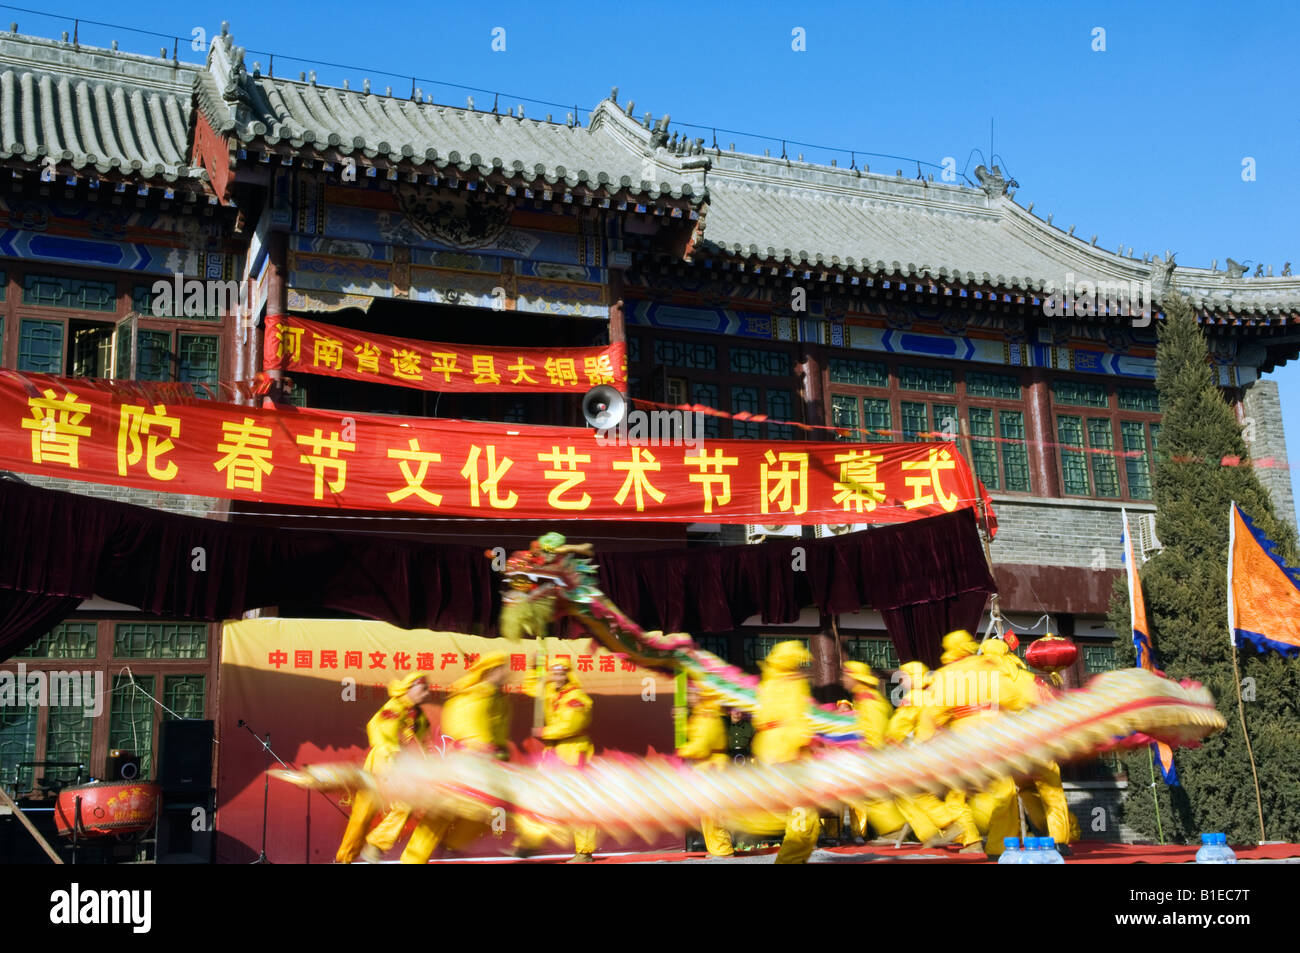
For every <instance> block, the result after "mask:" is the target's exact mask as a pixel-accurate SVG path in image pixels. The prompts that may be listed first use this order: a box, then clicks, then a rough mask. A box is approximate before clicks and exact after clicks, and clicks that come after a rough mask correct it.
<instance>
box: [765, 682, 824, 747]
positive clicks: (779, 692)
mask: <svg viewBox="0 0 1300 953" xmlns="http://www.w3.org/2000/svg"><path fill="white" fill-rule="evenodd" d="M811 701H812V692H811V691H809V689H808V680H807V679H805V678H804V677H803V676H802V675H799V674H797V673H788V672H787V673H780V674H764V676H763V680H762V682H760V683H759V686H758V705H757V711H756V712H755V713H754V728H755V729H756V731H755V733H754V742H753V752H754V757H755V758H757V759H758V760H759V761H761V762H763V763H764V764H780V763H781V762H783V761H793V760H795V759H796V758H798V757H799V755H800V754H802V753H803V751H804V749H806V748H807V747H808V744H809V742H811V741H812V737H813V729H812V721H811V719H809V717H808V706H809V705H810V704H811Z"/></svg>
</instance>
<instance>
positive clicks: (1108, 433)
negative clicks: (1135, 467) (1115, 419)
mask: <svg viewBox="0 0 1300 953" xmlns="http://www.w3.org/2000/svg"><path fill="white" fill-rule="evenodd" d="M1088 446H1090V447H1092V448H1093V449H1094V450H1114V449H1115V431H1114V429H1113V428H1112V427H1111V425H1110V420H1108V419H1107V418H1105V417H1102V418H1096V417H1089V418H1088ZM1090 456H1091V457H1092V479H1093V488H1094V489H1095V490H1096V492H1097V495H1098V496H1119V467H1117V466H1116V465H1115V457H1114V455H1113V454H1109V453H1094V454H1090Z"/></svg>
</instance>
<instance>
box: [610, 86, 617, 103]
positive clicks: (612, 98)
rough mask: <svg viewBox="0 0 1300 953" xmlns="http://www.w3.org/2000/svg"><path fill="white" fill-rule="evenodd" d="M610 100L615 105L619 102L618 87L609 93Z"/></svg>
mask: <svg viewBox="0 0 1300 953" xmlns="http://www.w3.org/2000/svg"><path fill="white" fill-rule="evenodd" d="M609 100H610V102H613V103H617V102H618V87H617V86H615V87H614V88H613V89H611V90H610V91H609Z"/></svg>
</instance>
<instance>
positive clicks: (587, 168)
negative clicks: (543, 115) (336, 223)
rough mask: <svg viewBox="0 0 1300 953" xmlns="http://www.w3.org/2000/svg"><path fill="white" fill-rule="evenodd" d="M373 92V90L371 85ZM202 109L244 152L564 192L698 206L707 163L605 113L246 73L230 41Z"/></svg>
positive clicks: (217, 46)
mask: <svg viewBox="0 0 1300 953" xmlns="http://www.w3.org/2000/svg"><path fill="white" fill-rule="evenodd" d="M367 87H368V83H367ZM199 103H200V107H201V108H202V109H203V111H204V113H205V114H206V115H207V117H208V119H209V120H210V121H211V122H212V125H213V127H214V128H215V129H216V130H217V131H218V132H220V133H223V134H225V135H228V136H230V137H232V138H233V139H234V140H236V141H237V142H238V143H239V144H241V145H245V146H247V145H252V144H254V143H262V144H265V145H266V146H269V147H272V148H274V147H276V146H288V147H289V148H290V149H291V150H292V151H295V152H298V151H302V150H315V151H319V152H322V153H324V152H326V151H327V150H329V151H333V150H337V151H338V152H339V153H340V154H341V155H343V156H355V157H356V158H358V159H360V158H362V157H365V158H367V159H374V158H382V159H386V160H389V161H391V162H394V163H403V162H405V163H408V164H410V165H412V166H418V167H429V166H432V167H433V168H435V169H447V168H449V167H455V168H457V169H459V170H460V171H462V172H469V171H471V170H472V169H474V168H477V169H478V170H479V171H480V172H482V173H483V174H490V173H492V172H494V171H496V172H498V173H504V174H505V175H507V176H510V177H517V178H519V179H521V180H524V181H544V182H546V183H548V184H550V185H557V184H559V183H560V182H564V183H565V184H566V185H567V186H568V187H570V188H572V187H575V186H577V185H579V184H582V185H586V186H589V187H592V188H604V189H606V190H607V191H610V192H619V191H627V192H629V193H630V194H633V195H646V196H648V197H650V198H659V197H661V196H662V197H671V198H674V199H683V198H685V199H688V200H692V201H695V202H699V201H701V200H702V199H703V197H704V176H703V170H704V168H705V167H706V166H707V160H705V159H704V158H703V157H702V156H691V155H675V154H669V153H668V152H667V151H666V150H661V151H660V152H659V153H658V154H652V152H651V150H650V149H649V148H648V142H649V140H650V137H651V131H650V130H648V129H646V128H644V127H643V126H642V125H641V124H639V123H637V122H635V121H634V120H632V119H631V118H629V117H627V116H625V115H624V114H623V112H622V111H621V110H619V108H618V107H617V105H615V104H614V103H612V102H604V103H602V104H601V105H600V106H599V107H598V108H597V109H596V110H595V111H594V112H593V114H592V116H591V118H590V121H589V122H588V124H587V126H585V127H583V126H579V125H574V126H570V125H567V124H565V123H556V122H546V121H544V120H539V119H531V118H523V117H521V116H518V115H510V114H508V113H503V114H497V113H493V112H485V111H483V110H481V109H476V110H471V109H468V108H464V109H462V108H457V107H453V106H447V105H435V104H433V103H431V102H417V101H415V100H414V99H413V98H409V97H399V96H392V95H387V94H384V95H381V94H380V93H379V92H378V91H371V90H369V89H368V88H363V90H350V89H336V88H331V87H325V86H317V85H316V84H315V82H314V81H309V82H295V81H292V80H286V79H282V78H280V77H275V78H271V77H269V76H262V75H259V74H258V73H257V71H256V70H254V72H251V73H250V72H248V71H247V69H246V68H245V67H244V65H243V54H242V51H240V50H239V49H238V48H237V47H234V46H233V45H232V43H231V41H230V38H229V36H228V35H222V36H220V37H218V38H217V39H216V40H214V41H213V44H212V50H211V53H210V56H209V72H208V75H207V76H205V77H204V80H203V82H202V83H201V85H200V88H199Z"/></svg>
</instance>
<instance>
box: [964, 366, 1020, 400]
mask: <svg viewBox="0 0 1300 953" xmlns="http://www.w3.org/2000/svg"><path fill="white" fill-rule="evenodd" d="M966 396H967V397H988V398H992V399H995V400H1019V399H1020V381H1019V380H1018V379H1017V378H1015V377H1014V376H1012V375H1010V374H986V373H984V372H983V371H967V372H966Z"/></svg>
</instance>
